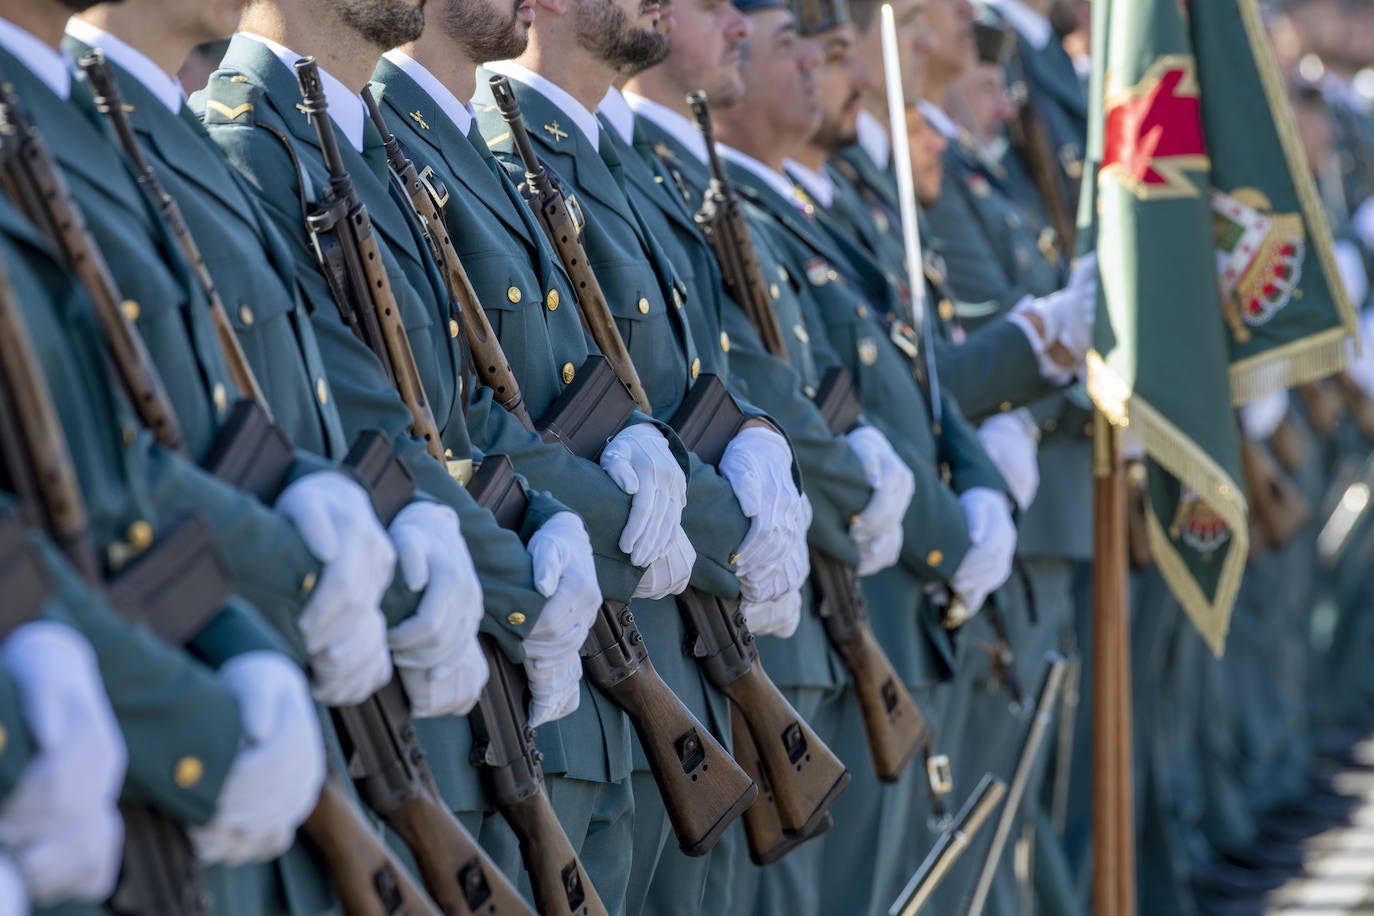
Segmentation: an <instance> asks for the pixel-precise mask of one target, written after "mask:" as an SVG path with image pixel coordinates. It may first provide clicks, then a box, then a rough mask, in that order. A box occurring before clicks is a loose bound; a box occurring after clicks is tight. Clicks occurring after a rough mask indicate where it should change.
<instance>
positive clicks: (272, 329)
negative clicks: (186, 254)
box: [205, 257, 304, 385]
mask: <svg viewBox="0 0 1374 916" xmlns="http://www.w3.org/2000/svg"><path fill="white" fill-rule="evenodd" d="M205 263H206V267H208V268H209V269H210V273H211V275H213V276H214V277H215V278H216V285H217V288H218V290H219V296H220V300H221V301H222V302H223V303H224V310H225V312H226V314H227V315H228V317H229V324H230V326H232V327H233V329H234V336H235V337H237V338H238V341H239V346H241V347H242V348H243V353H244V355H245V356H246V357H247V358H248V362H249V365H251V366H252V367H253V372H254V374H256V375H257V376H258V380H259V382H261V383H262V384H264V385H267V384H268V382H269V380H270V379H271V378H273V377H274V375H275V374H277V373H281V372H285V371H287V370H296V371H301V372H303V371H304V370H303V368H301V367H300V366H299V365H298V364H299V363H300V357H299V355H297V354H298V353H299V350H298V349H297V348H296V330H295V328H294V327H293V326H292V325H291V317H290V316H291V314H292V312H293V311H294V309H295V306H296V298H295V291H294V290H293V289H292V288H291V287H289V286H287V284H286V283H285V282H284V281H283V280H282V279H281V278H280V277H279V276H277V274H275V273H273V272H271V271H269V270H268V269H267V268H266V267H265V266H257V267H255V266H254V265H251V264H245V263H244V262H243V261H242V260H241V259H223V258H220V259H217V258H214V257H209V258H206V262H205ZM287 348H289V349H287Z"/></svg>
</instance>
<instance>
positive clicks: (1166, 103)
mask: <svg viewBox="0 0 1374 916" xmlns="http://www.w3.org/2000/svg"><path fill="white" fill-rule="evenodd" d="M1106 106H1107V113H1106V114H1107V118H1106V120H1107V126H1106V131H1105V133H1104V134H1103V140H1102V144H1103V149H1102V171H1101V173H1100V176H1099V181H1103V182H1105V181H1106V180H1107V179H1108V178H1111V179H1114V180H1116V181H1119V182H1120V183H1121V184H1122V185H1124V186H1125V187H1126V188H1127V189H1128V190H1130V192H1131V193H1132V194H1134V195H1135V196H1136V197H1137V198H1139V199H1141V200H1151V199H1156V198H1167V197H1195V196H1196V195H1197V193H1198V188H1197V185H1196V184H1194V182H1193V180H1192V179H1191V178H1189V177H1188V176H1187V175H1186V174H1185V173H1186V172H1197V171H1202V170H1204V169H1206V168H1207V167H1208V165H1209V164H1210V163H1209V160H1208V158H1207V142H1206V139H1205V138H1204V136H1203V133H1202V111H1201V108H1200V106H1199V104H1198V81H1197V62H1196V61H1195V60H1193V58H1192V56H1191V55H1188V54H1166V55H1164V56H1163V57H1160V58H1158V59H1157V60H1156V61H1155V62H1154V63H1153V64H1151V65H1150V68H1149V69H1148V70H1147V71H1145V75H1144V76H1143V77H1142V78H1141V80H1140V82H1138V83H1136V84H1135V85H1134V86H1130V87H1120V86H1117V87H1112V88H1109V89H1108V90H1107V99H1106Z"/></svg>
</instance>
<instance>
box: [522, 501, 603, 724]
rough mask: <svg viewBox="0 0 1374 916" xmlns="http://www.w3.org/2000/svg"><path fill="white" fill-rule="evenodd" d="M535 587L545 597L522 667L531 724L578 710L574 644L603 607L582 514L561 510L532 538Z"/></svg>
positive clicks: (579, 643) (578, 676)
mask: <svg viewBox="0 0 1374 916" xmlns="http://www.w3.org/2000/svg"><path fill="white" fill-rule="evenodd" d="M529 551H530V557H531V558H533V560H534V587H535V588H536V589H538V590H539V594H541V595H543V596H544V597H545V598H547V599H548V600H547V601H546V602H545V603H544V609H543V611H541V612H540V614H539V619H538V620H536V621H535V623H534V626H533V627H531V628H530V632H529V635H528V636H526V637H525V672H526V673H527V674H528V675H529V680H530V727H531V728H536V727H538V726H540V725H543V724H544V723H545V722H552V721H553V720H554V719H560V718H562V717H563V716H566V715H567V714H568V713H570V712H572V711H573V710H575V709H577V702H578V687H577V682H578V681H579V680H580V679H581V677H582V659H581V657H580V656H579V655H578V654H577V651H578V649H580V648H581V647H582V644H583V643H584V642H586V640H587V631H588V630H590V629H591V626H592V623H593V622H594V621H595V620H596V614H597V609H598V608H599V607H600V606H601V589H600V588H599V587H598V585H597V581H596V564H595V563H594V562H593V560H592V544H591V541H590V540H589V539H588V537H587V529H586V526H584V525H583V524H582V519H581V518H579V517H578V516H576V515H574V514H573V513H571V512H559V513H556V514H555V515H554V516H553V517H552V518H550V519H549V520H548V521H546V522H545V523H544V524H543V525H541V526H539V530H538V531H536V532H535V533H534V536H533V537H531V538H530V544H529Z"/></svg>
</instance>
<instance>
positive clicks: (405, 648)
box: [386, 501, 486, 718]
mask: <svg viewBox="0 0 1374 916" xmlns="http://www.w3.org/2000/svg"><path fill="white" fill-rule="evenodd" d="M388 533H389V534H390V535H391V542H392V543H393V544H395V545H396V554H397V556H398V557H399V558H400V563H401V575H402V576H403V577H404V578H405V583H406V586H407V587H408V588H409V589H410V590H411V591H413V592H420V591H423V592H424V597H423V598H421V599H420V605H419V607H418V608H416V610H415V613H414V614H413V615H411V616H410V617H407V618H406V619H405V620H403V621H401V622H400V623H398V624H397V625H396V626H394V627H392V628H391V629H390V630H388V631H387V634H386V641H387V645H389V646H390V647H391V658H392V660H393V661H394V662H395V663H396V668H397V670H399V671H400V673H401V683H403V684H404V685H405V687H406V691H407V692H408V693H409V694H410V709H411V713H412V714H413V715H416V716H419V717H420V718H426V717H430V716H440V715H445V714H449V713H453V714H457V715H461V714H463V713H466V712H467V711H468V710H469V709H471V708H472V705H473V704H474V703H476V702H477V695H478V694H479V693H481V691H482V687H483V686H484V685H485V684H486V681H485V680H483V681H482V682H481V683H474V682H475V680H476V679H475V678H473V677H472V673H473V672H472V668H471V666H465V668H464V669H463V670H461V671H460V670H458V668H456V667H455V665H454V662H455V661H457V659H458V656H459V655H461V654H463V653H464V652H471V649H469V645H470V644H475V642H476V639H477V627H478V626H479V625H480V624H481V622H482V613H483V611H482V585H481V583H480V582H479V581H478V579H477V570H476V568H474V567H473V565H472V556H471V554H469V553H468V546H467V544H465V543H464V542H463V538H462V536H461V535H460V534H459V532H458V513H456V512H454V511H453V510H452V509H450V508H449V507H448V506H443V505H440V504H439V503H434V502H424V501H421V502H413V503H411V504H410V505H408V506H406V507H405V508H404V509H402V510H401V511H400V513H399V514H398V515H397V516H396V518H395V519H394V520H393V521H392V523H391V528H390V529H388ZM440 669H443V670H444V671H445V672H447V677H445V678H440V677H439V674H438V672H439V670H440ZM445 684H447V686H445ZM435 704H438V705H435Z"/></svg>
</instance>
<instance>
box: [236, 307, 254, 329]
mask: <svg viewBox="0 0 1374 916" xmlns="http://www.w3.org/2000/svg"><path fill="white" fill-rule="evenodd" d="M239 321H241V322H243V323H244V324H247V325H251V324H252V323H253V310H252V309H250V308H249V307H248V303H246V302H245V303H243V304H242V305H240V306H239Z"/></svg>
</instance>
